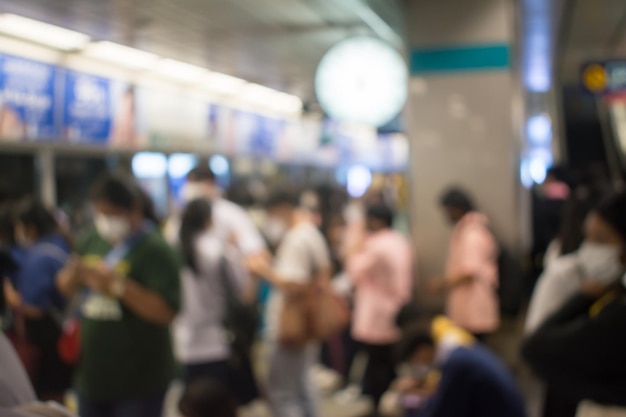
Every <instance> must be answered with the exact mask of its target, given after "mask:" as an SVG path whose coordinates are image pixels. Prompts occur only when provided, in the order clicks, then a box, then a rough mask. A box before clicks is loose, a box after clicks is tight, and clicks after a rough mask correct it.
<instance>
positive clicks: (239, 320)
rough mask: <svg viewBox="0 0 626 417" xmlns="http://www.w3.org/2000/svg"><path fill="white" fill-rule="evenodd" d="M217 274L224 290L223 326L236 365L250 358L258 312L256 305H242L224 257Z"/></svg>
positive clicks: (232, 359)
mask: <svg viewBox="0 0 626 417" xmlns="http://www.w3.org/2000/svg"><path fill="white" fill-rule="evenodd" d="M219 274H220V280H221V282H222V287H223V290H224V321H223V325H224V328H225V329H226V331H227V332H228V333H229V338H230V347H231V350H232V357H231V361H233V362H235V365H236V364H237V362H239V360H241V359H242V358H244V357H249V356H250V351H251V350H252V345H253V344H254V341H255V339H256V335H257V330H258V328H259V327H258V326H259V312H258V309H257V307H256V305H249V304H246V303H244V302H243V301H242V300H241V298H240V297H239V294H237V291H236V289H235V287H234V285H233V281H232V279H233V278H232V270H231V266H230V265H229V262H228V259H227V258H226V256H222V258H221V259H220V267H219Z"/></svg>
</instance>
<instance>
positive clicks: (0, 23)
mask: <svg viewBox="0 0 626 417" xmlns="http://www.w3.org/2000/svg"><path fill="white" fill-rule="evenodd" d="M0 32H2V33H4V34H7V35H10V36H14V37H16V38H21V39H25V40H28V41H32V42H36V43H40V44H42V45H46V46H49V47H52V48H54V49H60V50H62V51H72V50H75V49H80V48H82V47H83V46H85V45H86V44H87V43H89V42H90V40H91V38H90V37H89V35H86V34H84V33H80V32H75V31H73V30H69V29H65V28H62V27H59V26H55V25H51V24H48V23H44V22H41V21H39V20H34V19H29V18H27V17H23V16H18V15H15V14H10V13H3V14H1V15H0Z"/></svg>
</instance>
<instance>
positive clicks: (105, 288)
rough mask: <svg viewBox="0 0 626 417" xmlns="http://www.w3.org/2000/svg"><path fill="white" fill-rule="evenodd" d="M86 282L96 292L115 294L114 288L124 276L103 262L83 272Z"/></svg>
mask: <svg viewBox="0 0 626 417" xmlns="http://www.w3.org/2000/svg"><path fill="white" fill-rule="evenodd" d="M82 276H83V282H84V284H85V285H86V286H87V287H89V288H90V289H91V290H93V291H95V292H99V293H102V294H107V295H114V288H115V286H116V284H117V283H119V282H120V281H123V278H122V277H121V276H120V275H119V274H118V273H116V272H115V271H112V270H111V269H110V268H109V267H108V266H107V265H105V264H104V263H101V264H99V265H97V266H94V267H90V268H85V271H84V272H83V274H82Z"/></svg>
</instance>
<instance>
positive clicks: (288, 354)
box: [267, 342, 317, 417]
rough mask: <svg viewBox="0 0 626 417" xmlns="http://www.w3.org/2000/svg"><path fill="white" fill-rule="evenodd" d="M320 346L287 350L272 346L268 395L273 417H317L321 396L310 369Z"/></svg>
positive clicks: (275, 345)
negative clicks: (311, 376)
mask: <svg viewBox="0 0 626 417" xmlns="http://www.w3.org/2000/svg"><path fill="white" fill-rule="evenodd" d="M316 354H317V348H316V346H307V347H305V348H302V349H284V348H282V347H281V346H279V345H278V344H277V343H276V342H270V345H269V374H268V381H267V396H268V399H269V402H270V407H271V409H272V416H273V417H317V399H316V394H315V388H314V386H313V381H311V378H310V376H309V371H310V370H311V367H312V366H313V364H314V363H315V359H316Z"/></svg>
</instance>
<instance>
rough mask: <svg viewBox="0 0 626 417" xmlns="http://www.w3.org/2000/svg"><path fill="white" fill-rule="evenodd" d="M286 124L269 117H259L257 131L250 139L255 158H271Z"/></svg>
mask: <svg viewBox="0 0 626 417" xmlns="http://www.w3.org/2000/svg"><path fill="white" fill-rule="evenodd" d="M283 125H284V122H282V121H280V120H277V119H271V118H269V117H263V116H257V122H256V130H254V132H253V133H252V137H251V138H250V150H251V152H252V154H253V155H255V156H266V157H270V156H273V155H274V148H275V146H276V141H277V138H278V135H279V134H280V131H281V129H282V128H283Z"/></svg>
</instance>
